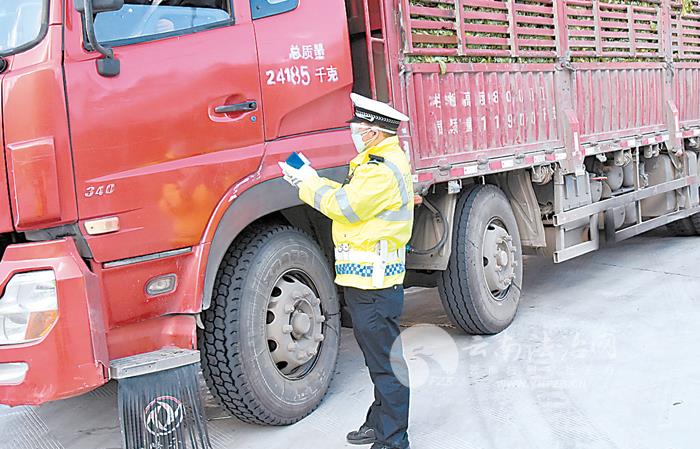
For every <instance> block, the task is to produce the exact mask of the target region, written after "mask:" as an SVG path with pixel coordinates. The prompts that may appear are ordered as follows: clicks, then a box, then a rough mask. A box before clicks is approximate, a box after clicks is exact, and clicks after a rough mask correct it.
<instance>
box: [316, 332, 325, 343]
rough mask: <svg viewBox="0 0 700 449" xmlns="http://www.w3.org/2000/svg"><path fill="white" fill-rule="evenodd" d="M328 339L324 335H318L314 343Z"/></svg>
mask: <svg viewBox="0 0 700 449" xmlns="http://www.w3.org/2000/svg"><path fill="white" fill-rule="evenodd" d="M324 338H326V337H325V336H324V335H323V334H318V335H316V336H315V337H314V341H317V342H319V341H323V339H324Z"/></svg>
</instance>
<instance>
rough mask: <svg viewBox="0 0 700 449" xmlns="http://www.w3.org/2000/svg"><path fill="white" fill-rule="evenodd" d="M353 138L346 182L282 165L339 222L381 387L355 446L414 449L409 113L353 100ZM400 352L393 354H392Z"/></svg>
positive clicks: (339, 263) (350, 301)
mask: <svg viewBox="0 0 700 449" xmlns="http://www.w3.org/2000/svg"><path fill="white" fill-rule="evenodd" d="M350 97H351V100H352V102H353V105H354V108H355V115H354V117H353V118H352V119H351V120H350V129H351V132H352V140H353V143H354V145H355V148H356V149H357V152H358V153H359V154H358V155H357V156H356V157H355V158H353V159H352V160H351V161H350V170H349V175H348V177H347V179H346V180H345V182H344V183H343V184H339V183H337V182H335V181H333V180H330V179H327V178H322V177H319V176H318V174H317V173H316V171H315V170H314V169H313V168H311V166H310V164H307V165H304V166H302V167H301V168H300V169H295V168H293V167H291V166H289V165H288V164H286V163H281V164H280V166H281V167H282V171H283V173H284V175H285V179H287V180H288V181H289V182H290V183H291V184H292V185H295V186H297V187H298V188H299V198H300V199H301V200H302V201H304V202H305V203H306V204H308V205H310V206H312V207H314V208H315V209H317V210H318V211H320V212H321V213H322V214H324V215H325V216H327V217H328V218H330V219H331V220H333V242H334V243H335V272H336V278H335V282H336V283H337V284H338V285H342V286H343V287H344V296H345V302H346V304H347V306H348V309H349V311H350V315H351V317H352V321H353V327H354V333H355V338H356V339H357V342H358V344H359V346H360V349H361V350H362V353H363V355H364V359H365V364H366V365H367V368H368V369H369V374H370V377H371V379H372V382H373V383H374V402H373V403H372V405H371V406H370V408H369V411H368V412H367V417H366V420H365V422H364V424H362V426H360V428H359V429H358V430H356V431H353V432H350V433H349V434H348V435H347V440H348V442H349V443H351V444H372V449H406V448H408V447H409V443H408V434H407V429H408V409H409V388H408V370H407V367H406V362H405V360H404V357H403V353H402V350H401V340H400V339H399V338H398V337H399V333H400V332H399V317H400V315H401V310H402V308H403V285H402V284H403V279H404V275H405V273H406V266H405V254H406V244H407V243H408V241H409V239H410V237H411V229H412V226H413V182H412V177H411V167H410V164H409V161H408V158H407V157H406V154H404V152H403V150H402V149H401V147H400V146H399V139H398V137H397V136H396V134H397V130H398V128H399V125H400V124H401V122H405V121H407V120H408V117H406V116H405V115H404V114H402V113H400V112H399V111H397V110H395V109H394V108H392V107H390V106H389V105H387V104H384V103H381V102H378V101H375V100H371V99H369V98H365V97H362V96H360V95H357V94H351V95H350ZM392 347H393V350H392Z"/></svg>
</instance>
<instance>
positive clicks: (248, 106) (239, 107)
mask: <svg viewBox="0 0 700 449" xmlns="http://www.w3.org/2000/svg"><path fill="white" fill-rule="evenodd" d="M256 109H258V102H257V101H244V102H243V103H236V104H224V105H221V106H217V107H216V108H214V112H216V113H217V114H228V113H231V112H246V111H254V110H256Z"/></svg>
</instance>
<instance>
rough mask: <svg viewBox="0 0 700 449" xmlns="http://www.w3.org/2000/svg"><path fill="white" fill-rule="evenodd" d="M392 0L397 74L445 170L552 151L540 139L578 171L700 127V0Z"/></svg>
mask: <svg viewBox="0 0 700 449" xmlns="http://www.w3.org/2000/svg"><path fill="white" fill-rule="evenodd" d="M385 1H386V2H387V4H392V3H393V6H394V9H396V8H398V9H399V11H400V15H401V24H402V33H401V35H400V38H397V39H396V42H397V48H399V49H400V50H401V56H400V57H399V59H398V60H397V62H400V67H399V70H398V71H397V72H396V73H404V78H403V80H402V81H399V80H398V79H396V78H394V79H395V85H396V86H399V84H400V83H401V82H402V83H404V87H405V88H404V89H398V88H397V91H402V92H404V95H405V96H404V97H403V98H401V101H402V102H403V104H404V107H406V108H407V109H408V112H409V114H410V116H411V126H410V140H409V142H410V145H411V148H412V152H413V161H414V165H415V166H416V168H417V169H422V171H421V172H419V174H420V173H432V174H431V176H433V177H434V176H438V177H440V178H442V179H444V178H446V177H449V176H457V175H459V174H462V173H463V174H480V173H485V172H492V171H497V170H499V169H501V168H517V166H516V164H521V163H522V164H523V165H522V166H526V165H525V164H526V163H527V161H528V160H529V161H531V162H532V161H534V163H538V161H540V162H539V163H543V159H542V155H541V154H537V152H540V153H542V154H545V158H544V161H553V160H562V161H563V160H567V162H566V164H567V167H568V168H567V169H568V170H573V168H574V167H575V164H577V163H578V164H580V163H581V161H582V157H583V156H585V155H590V154H595V153H597V152H602V151H612V150H614V149H619V148H626V147H629V146H630V145H633V144H635V143H637V144H645V143H644V142H656V143H658V142H670V143H669V144H672V145H676V146H677V145H680V144H679V143H678V142H679V141H678V140H677V139H679V138H681V137H682V136H686V137H687V136H689V135H696V134H697V133H695V131H694V129H695V128H700V8H698V7H696V6H692V7H691V5H689V4H688V3H685V5H684V4H682V3H681V2H679V1H676V0H640V1H620V0H608V1H604V0H595V1H594V0H385ZM521 98H522V100H521ZM691 128H692V129H693V130H690V129H691ZM699 130H700V129H699ZM673 131H675V133H674V132H673ZM674 139H676V140H674ZM494 158H498V160H496V161H495V163H492V162H494ZM506 158H510V160H509V161H506ZM502 162H503V163H502ZM504 164H505V165H504ZM454 167H458V168H457V169H455V168H454ZM475 167H478V168H475ZM494 167H496V168H494ZM447 168H449V169H450V170H451V171H450V172H449V175H448V174H447V173H448V172H446V171H445V170H446V169H447ZM462 168H464V171H461V169H462ZM429 169H431V170H429ZM454 170H456V171H454ZM426 179H430V178H426ZM433 179H434V178H433Z"/></svg>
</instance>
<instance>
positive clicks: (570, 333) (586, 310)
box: [0, 236, 700, 449]
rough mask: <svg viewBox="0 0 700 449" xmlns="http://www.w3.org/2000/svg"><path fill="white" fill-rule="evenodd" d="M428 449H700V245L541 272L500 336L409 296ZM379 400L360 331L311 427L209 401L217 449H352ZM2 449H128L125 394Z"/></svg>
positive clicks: (531, 276) (20, 423)
mask: <svg viewBox="0 0 700 449" xmlns="http://www.w3.org/2000/svg"><path fill="white" fill-rule="evenodd" d="M403 321H404V329H405V330H404V338H403V339H404V353H405V354H406V357H407V359H408V360H409V368H410V370H411V382H412V384H413V388H412V404H411V428H410V434H411V441H412V447H413V448H414V449H433V448H434V449H477V448H478V449H500V448H504V449H506V448H507V449H513V448H515V449H528V448H532V449H540V448H541V449H558V448H566V449H570V448H571V449H574V448H582V449H583V448H585V449H596V448H601V449H602V448H630V449H646V448H648V449H686V448H687V449H695V448H697V447H699V446H700V426H698V425H697V422H698V417H700V356H699V352H700V326H699V325H698V323H700V238H664V237H661V236H643V237H639V238H636V239H632V240H629V241H627V242H624V243H622V244H619V245H617V246H615V247H611V248H607V249H603V250H601V251H599V252H597V253H593V254H589V255H587V256H584V257H581V258H579V259H576V260H573V261H569V262H566V263H564V264H561V265H554V264H553V263H552V262H551V260H548V259H544V258H529V259H527V260H526V263H525V285H524V296H523V299H522V303H521V308H520V310H519V313H518V317H517V318H516V320H515V322H514V323H513V325H512V326H511V327H510V328H508V329H507V330H506V331H504V332H503V333H501V334H499V335H496V336H492V337H486V338H484V337H474V336H467V335H464V334H462V333H460V332H458V331H457V330H456V329H454V328H453V326H452V325H451V324H450V323H449V321H448V319H447V318H446V316H445V314H444V312H443V311H442V306H441V304H440V301H439V298H438V295H437V291H435V290H432V289H413V290H411V291H410V293H409V294H408V295H407V306H406V311H405V314H404V317H403ZM371 396H372V387H371V383H370V380H369V376H368V374H367V371H366V369H364V367H363V364H362V357H361V354H360V352H359V349H358V347H357V345H356V343H355V341H354V339H353V337H352V332H350V331H349V330H347V329H345V330H344V333H343V341H342V347H341V354H340V359H339V363H338V368H337V374H336V377H335V380H334V381H333V384H332V386H331V390H330V392H329V394H328V396H327V397H326V399H325V401H324V402H323V404H322V405H321V406H320V408H319V409H318V410H317V411H316V412H314V413H313V414H312V415H311V416H309V417H308V418H306V419H305V420H303V421H302V422H300V423H298V424H295V425H293V426H289V427H282V428H271V427H259V426H252V425H247V424H243V423H241V422H239V421H237V420H235V419H234V418H230V417H228V416H227V415H226V414H225V413H224V412H223V411H222V410H220V409H219V408H218V407H216V405H215V404H214V403H213V401H212V400H211V399H209V401H208V407H207V409H208V416H209V418H210V419H211V423H210V431H211V436H212V442H213V444H214V447H215V448H236V449H283V448H284V449H286V448H290V447H296V448H304V449H307V448H308V449H317V448H318V449H340V448H346V447H351V446H349V445H347V444H346V443H345V441H344V436H345V433H346V432H347V431H348V430H351V429H353V428H355V427H357V426H358V425H359V424H360V423H361V422H362V420H363V417H364V413H365V410H366V407H367V406H368V405H369V403H370V402H371ZM0 436H2V437H1V438H0V449H19V448H22V449H30V448H31V449H35V448H36V449H38V448H41V449H43V448H50V449H54V448H70V449H87V448H90V449H93V448H100V449H108V448H110V449H111V448H114V449H117V448H120V447H121V442H120V435H119V423H118V418H117V413H116V386H115V385H114V384H108V385H107V386H105V387H103V388H101V389H99V390H96V391H95V392H92V393H90V394H88V395H86V396H83V397H80V398H75V399H71V400H66V401H60V402H56V403H51V404H47V405H44V406H42V407H38V408H29V407H20V408H15V409H7V408H0Z"/></svg>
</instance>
